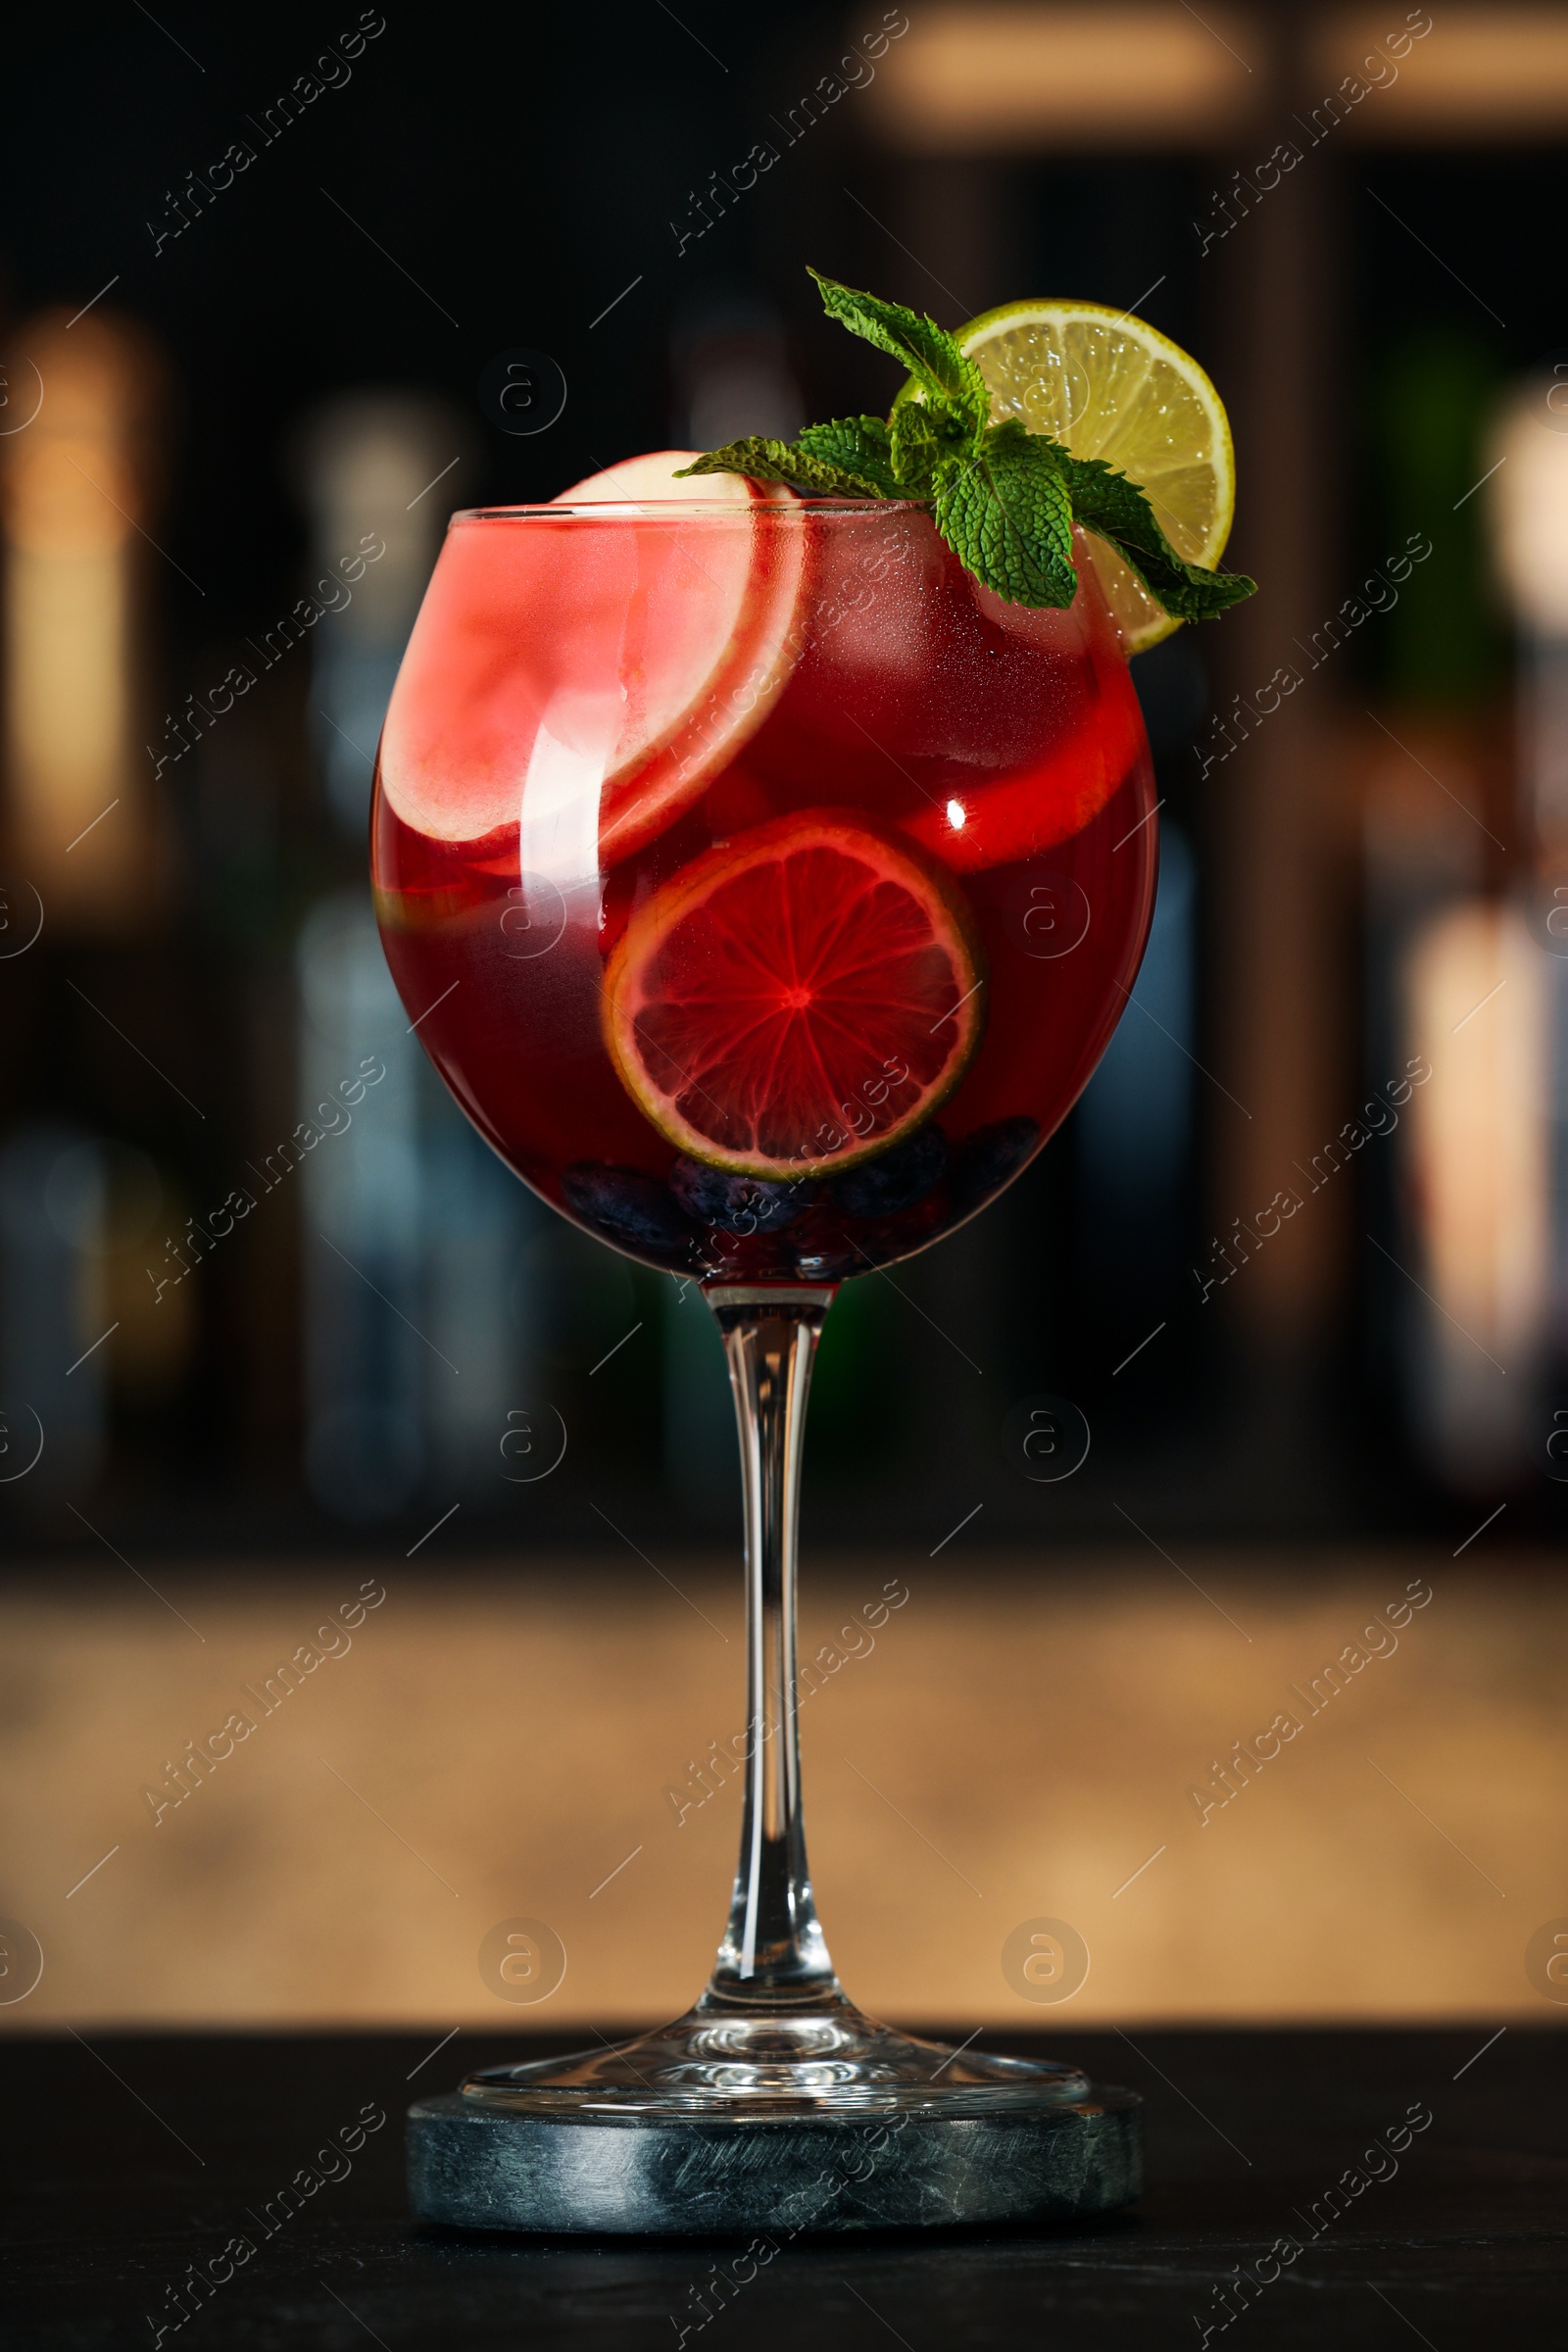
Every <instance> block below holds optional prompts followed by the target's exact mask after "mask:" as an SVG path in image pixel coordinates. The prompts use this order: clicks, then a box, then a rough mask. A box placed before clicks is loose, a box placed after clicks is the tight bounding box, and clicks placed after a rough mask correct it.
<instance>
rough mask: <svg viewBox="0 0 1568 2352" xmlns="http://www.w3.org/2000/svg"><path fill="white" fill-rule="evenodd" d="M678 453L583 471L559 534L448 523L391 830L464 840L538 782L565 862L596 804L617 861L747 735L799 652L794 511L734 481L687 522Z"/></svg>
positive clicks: (403, 690)
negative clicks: (397, 824) (795, 646)
mask: <svg viewBox="0 0 1568 2352" xmlns="http://www.w3.org/2000/svg"><path fill="white" fill-rule="evenodd" d="M692 454H693V453H690V452H687V451H684V450H664V451H661V452H659V453H656V454H655V455H653V456H650V457H644V458H635V459H630V460H628V461H627V462H626V463H625V464H624V465H621V466H612V467H610V468H609V469H608V470H607V471H606V472H605V473H602V474H595V475H591V476H590V477H589V479H588V480H586V481H584V482H579V483H577V484H576V485H575V487H574V488H573V489H571V490H568V491H565V492H564V493H563V496H562V498H561V499H560V500H558V501H555V502H553V503H554V504H557V505H561V506H563V507H570V508H574V509H578V510H586V513H581V514H573V515H570V516H569V517H568V516H567V515H565V514H563V515H562V517H561V520H560V522H559V523H556V522H554V521H552V520H550V519H549V518H548V517H547V516H546V515H544V514H542V513H541V512H540V511H539V510H535V511H534V512H533V513H532V514H531V515H510V514H506V513H495V514H487V515H467V516H459V517H458V518H457V519H456V520H455V521H454V523H453V526H452V528H451V530H450V531H449V532H448V535H447V539H446V543H445V546H444V547H443V549H442V553H441V558H440V562H439V563H438V564H437V566H436V571H435V576H434V578H433V579H432V581H431V583H430V587H429V590H428V592H427V594H426V596H425V601H424V604H423V606H422V608H421V610H420V613H419V617H418V619H417V622H416V624H415V629H414V635H413V637H412V639H411V641H410V645H409V650H408V653H407V655H406V656H405V659H404V663H403V668H402V671H401V672H400V675H399V679H398V684H397V688H396V691H395V692H394V695H393V699H392V705H391V709H390V710H389V711H388V713H387V724H386V731H385V735H384V738H383V742H382V750H381V783H382V789H383V791H384V792H385V794H386V797H387V799H388V801H389V802H390V804H391V806H392V808H393V809H395V810H396V812H397V814H398V815H399V816H400V817H401V818H402V819H403V821H404V822H405V823H406V824H408V825H411V826H412V827H414V828H415V830H416V831H417V832H420V833H423V834H425V835H427V836H428V837H430V838H432V839H434V840H438V841H451V842H476V841H480V840H483V839H485V838H486V837H487V836H489V835H491V834H494V833H497V832H499V831H502V830H503V829H505V830H507V831H511V830H512V829H513V828H515V827H516V825H517V824H518V821H519V814H520V812H521V810H522V808H523V803H524V798H525V795H526V794H527V793H528V791H529V788H530V785H533V786H536V787H537V790H536V791H535V792H534V796H533V797H534V798H535V799H536V800H537V801H540V802H541V804H543V803H546V802H548V804H549V809H548V814H549V817H550V825H549V827H548V828H547V829H548V830H550V831H551V832H552V833H555V834H558V835H559V837H560V839H561V841H562V842H563V843H566V842H569V844H570V845H571V846H570V852H569V855H570V857H571V858H572V859H573V860H575V862H576V863H579V864H580V863H581V860H582V849H583V836H584V830H585V827H584V822H583V819H584V817H586V819H587V826H586V830H587V839H588V844H589V846H590V848H591V846H592V843H593V839H594V831H593V815H594V807H595V804H597V818H598V829H597V838H598V852H599V858H600V859H601V861H602V862H603V863H605V864H612V863H613V862H615V861H616V860H617V859H619V858H624V857H627V856H628V855H629V854H630V853H631V852H632V851H633V850H636V849H638V848H640V847H641V846H642V845H643V844H644V843H645V842H647V841H650V840H652V839H653V838H654V837H655V835H657V834H659V833H661V832H662V831H663V830H664V828H665V827H666V826H667V825H669V824H671V823H672V822H673V821H674V819H675V818H676V817H677V816H678V815H680V813H681V812H682V810H683V809H686V808H687V807H689V806H690V804H691V803H692V802H693V801H695V800H697V799H698V798H700V796H701V794H702V792H703V790H704V789H705V787H706V785H707V784H708V782H709V781H710V779H711V777H712V776H713V775H714V774H715V773H716V772H717V770H718V769H719V768H720V767H722V766H723V765H724V763H725V761H726V760H729V759H730V758H731V757H732V756H733V754H734V752H735V750H736V749H737V748H738V747H739V745H740V744H741V743H743V742H744V741H745V739H746V737H747V736H748V735H750V734H751V733H752V731H753V730H754V728H756V727H757V726H758V725H760V721H761V719H762V717H763V715H764V714H765V712H766V711H767V708H768V706H769V704H770V703H771V701H772V699H773V696H774V695H775V694H776V693H777V691H778V688H779V687H780V685H781V684H782V683H783V681H784V678H785V677H786V676H787V674H788V671H789V668H790V665H791V662H792V661H793V658H794V657H793V650H792V639H793V635H794V633H795V632H794V622H795V612H796V604H797V600H798V598H799V595H800V590H801V582H802V576H803V572H804V569H805V563H806V535H805V531H804V529H803V527H802V524H803V521H804V517H802V516H801V515H799V514H798V513H797V512H796V511H795V510H796V508H797V505H798V502H797V501H795V500H794V499H793V498H792V496H791V495H790V493H789V492H787V491H782V490H775V489H772V488H768V487H765V486H763V485H760V484H757V483H753V482H749V481H746V480H744V479H743V478H742V477H740V476H739V475H715V476H714V477H713V480H712V481H711V482H708V481H704V482H703V483H702V484H701V486H700V488H699V490H698V496H699V498H700V499H701V501H702V503H703V507H704V510H705V511H704V513H703V514H702V515H693V514H691V513H690V512H689V508H690V503H691V498H692V486H691V485H689V484H687V483H684V482H678V481H676V480H675V478H674V475H675V469H676V468H677V466H683V465H685V464H688V463H689V462H690V459H691V456H692ZM675 501H680V502H682V506H683V508H684V509H685V510H687V511H677V509H676V507H675V506H674V505H673V504H672V503H671V502H675ZM662 508H667V510H668V511H667V512H666V513H664V514H663V515H661V509H662ZM726 508H729V509H732V510H733V513H732V514H727V513H726V512H725V509H726ZM533 854H534V857H535V863H538V862H539V857H538V853H537V852H534V853H533ZM564 854H565V853H564ZM575 878H577V877H576V876H575V875H574V876H573V879H575Z"/></svg>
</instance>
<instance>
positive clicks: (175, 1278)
mask: <svg viewBox="0 0 1568 2352" xmlns="http://www.w3.org/2000/svg"><path fill="white" fill-rule="evenodd" d="M385 1076H386V1064H385V1062H384V1061H382V1059H381V1058H380V1055H379V1054H366V1056H365V1058H364V1059H363V1061H362V1062H361V1063H360V1066H359V1068H358V1070H357V1071H356V1072H355V1073H354V1075H353V1077H351V1078H340V1079H339V1080H338V1082H337V1092H338V1094H339V1096H340V1097H341V1098H342V1099H341V1101H339V1102H332V1101H327V1102H324V1103H318V1104H317V1105H316V1117H317V1118H319V1120H320V1122H321V1124H320V1126H319V1127H318V1126H317V1125H316V1122H315V1119H301V1120H300V1122H299V1124H298V1126H297V1127H296V1128H295V1130H294V1133H293V1134H292V1135H291V1136H285V1138H284V1139H283V1141H282V1142H281V1143H280V1144H276V1145H274V1146H273V1148H272V1150H271V1151H270V1152H268V1153H267V1154H266V1156H265V1158H264V1159H263V1162H262V1167H264V1168H265V1169H266V1170H267V1174H266V1175H265V1176H263V1175H262V1168H259V1167H257V1165H256V1163H255V1161H254V1160H247V1161H246V1162H245V1165H246V1166H247V1167H248V1168H249V1169H250V1172H251V1174H252V1175H253V1176H256V1177H260V1178H261V1185H262V1193H263V1196H264V1198H265V1196H266V1195H267V1194H268V1193H270V1192H275V1191H276V1189H277V1187H278V1186H279V1185H280V1184H281V1183H282V1181H283V1179H284V1177H285V1176H292V1174H293V1173H294V1170H295V1169H296V1168H297V1167H298V1166H299V1164H300V1162H301V1160H302V1159H303V1158H304V1157H305V1155H306V1153H307V1152H314V1151H315V1150H316V1147H317V1145H318V1144H323V1143H325V1142H326V1140H327V1138H328V1136H333V1135H343V1134H346V1133H347V1131H348V1129H349V1128H350V1127H352V1126H353V1124H354V1120H353V1117H352V1115H351V1111H350V1107H349V1106H350V1105H351V1104H352V1105H353V1106H354V1108H355V1109H357V1108H358V1107H359V1105H360V1104H361V1103H363V1102H364V1101H365V1096H366V1090H367V1088H368V1087H372V1086H379V1085H380V1083H381V1081H382V1079H383V1078H384V1077H385ZM256 1205H257V1199H256V1195H255V1194H254V1193H253V1192H252V1191H251V1190H250V1189H249V1187H248V1186H246V1185H236V1186H235V1187H234V1188H233V1189H232V1190H231V1191H230V1193H229V1194H228V1197H227V1199H226V1200H225V1201H222V1202H221V1205H220V1206H219V1207H217V1208H215V1209H210V1210H209V1211H208V1216H207V1223H206V1224H205V1226H204V1225H199V1224H198V1223H197V1221H196V1219H195V1217H194V1216H190V1217H187V1218H186V1219H185V1231H184V1234H183V1235H182V1237H181V1239H180V1240H179V1241H177V1242H176V1241H174V1240H173V1239H172V1237H171V1238H169V1239H167V1240H166V1241H165V1243H164V1263H165V1264H166V1265H168V1264H169V1263H170V1262H171V1261H172V1262H173V1263H175V1264H176V1265H177V1266H178V1267H179V1272H178V1273H177V1274H166V1275H164V1277H163V1278H162V1280H160V1279H159V1277H158V1275H157V1273H156V1272H155V1271H154V1269H153V1268H152V1267H151V1266H147V1267H145V1268H144V1269H143V1271H144V1272H145V1274H146V1276H147V1279H148V1281H149V1282H150V1283H151V1284H152V1286H153V1304H154V1305H155V1306H161V1305H162V1304H163V1301H164V1293H165V1291H167V1290H168V1289H169V1287H170V1285H171V1283H172V1284H173V1286H174V1287H175V1289H177V1288H178V1287H179V1285H180V1284H181V1283H182V1282H183V1281H184V1279H185V1277H186V1275H187V1274H189V1273H191V1272H192V1271H193V1269H194V1268H195V1267H196V1266H199V1265H200V1264H201V1262H202V1259H203V1258H204V1257H211V1255H212V1253H213V1251H214V1250H216V1248H217V1247H218V1245H219V1243H220V1242H226V1241H227V1239H228V1237H229V1235H230V1234H231V1233H232V1232H233V1230H234V1228H235V1226H236V1224H242V1223H243V1222H244V1220H245V1218H247V1217H248V1216H249V1215H250V1213H251V1210H252V1209H253V1208H255V1206H256ZM220 1219H221V1220H223V1221H222V1222H220ZM198 1242H202V1243H205V1244H206V1247H205V1249H198V1247H197V1244H198ZM186 1251H189V1254H190V1263H189V1264H187V1263H186V1257H185V1252H186Z"/></svg>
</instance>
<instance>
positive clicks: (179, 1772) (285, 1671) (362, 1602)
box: [141, 1578, 386, 1829]
mask: <svg viewBox="0 0 1568 2352" xmlns="http://www.w3.org/2000/svg"><path fill="white" fill-rule="evenodd" d="M385 1598H386V1587H385V1586H384V1585H378V1584H376V1583H375V1582H374V1581H373V1580H372V1579H369V1578H368V1579H367V1580H366V1582H365V1583H364V1584H362V1585H361V1587H360V1595H359V1598H358V1599H357V1600H345V1601H342V1602H340V1604H339V1606H338V1609H337V1612H336V1621H334V1620H333V1619H332V1618H328V1620H327V1622H326V1624H325V1625H319V1626H318V1627H317V1629H316V1638H315V1640H314V1641H312V1642H300V1643H299V1644H298V1646H297V1647H296V1648H295V1650H294V1651H293V1654H292V1655H291V1656H290V1657H287V1658H284V1659H281V1660H280V1661H279V1663H278V1664H277V1665H276V1666H274V1667H273V1669H272V1671H271V1673H270V1675H268V1676H267V1677H266V1678H265V1679H264V1681H263V1683H262V1687H261V1689H260V1691H258V1690H257V1688H256V1686H255V1684H254V1683H241V1685H240V1690H241V1691H242V1693H243V1694H244V1696H245V1698H246V1699H247V1700H248V1701H249V1703H250V1705H251V1706H253V1707H254V1708H255V1709H256V1713H255V1714H254V1715H247V1714H246V1713H245V1712H244V1711H243V1710H242V1709H241V1708H238V1707H236V1708H234V1709H232V1710H231V1711H230V1713H229V1714H228V1715H227V1716H226V1717H225V1719H224V1721H223V1722H222V1723H221V1724H220V1726H219V1728H218V1730H217V1731H216V1732H209V1733H208V1735H207V1737H206V1739H205V1740H199V1741H198V1740H186V1742H185V1752H184V1754H183V1755H182V1756H181V1758H180V1760H179V1762H178V1763H177V1764H175V1763H172V1762H166V1763H165V1765H164V1777H163V1779H162V1781H161V1782H160V1783H159V1785H158V1787H157V1788H156V1789H154V1788H145V1789H142V1791H141V1796H142V1801H143V1803H144V1804H145V1805H146V1807H147V1810H148V1812H149V1813H150V1814H151V1815H152V1821H153V1827H154V1829H161V1828H162V1827H163V1820H164V1815H165V1814H166V1813H169V1812H172V1811H173V1810H174V1808H175V1807H176V1806H179V1805H182V1804H183V1803H184V1802H185V1799H186V1798H187V1797H188V1796H194V1795H195V1793H196V1791H197V1789H200V1788H201V1787H202V1786H203V1784H204V1783H205V1782H206V1781H208V1780H209V1779H210V1778H211V1777H212V1775H213V1773H214V1772H215V1771H216V1770H217V1768H218V1766H219V1765H220V1764H224V1763H226V1762H227V1761H228V1759H229V1757H230V1756H231V1755H232V1754H233V1753H234V1750H235V1748H236V1747H237V1746H238V1745H239V1744H240V1743H241V1742H242V1741H243V1740H248V1739H249V1738H250V1736H251V1734H252V1733H253V1732H254V1731H256V1730H257V1729H258V1727H259V1726H260V1725H261V1724H264V1723H265V1722H266V1721H267V1719H268V1717H269V1716H270V1715H275V1714H276V1712H277V1710H278V1708H279V1707H280V1706H282V1704H283V1702H284V1700H285V1699H288V1698H292V1697H293V1695H294V1693H295V1691H298V1690H299V1689H300V1688H301V1686H302V1685H303V1683H304V1681H305V1677H306V1676H307V1675H308V1674H314V1673H315V1672H316V1669H317V1668H318V1666H321V1665H324V1664H325V1662H326V1660H327V1659H328V1658H346V1657H347V1656H348V1653H349V1651H350V1650H351V1649H352V1648H353V1646H354V1644H353V1642H351V1641H350V1639H349V1631H348V1629H350V1628H352V1629H353V1630H355V1631H358V1629H359V1628H360V1627H361V1626H362V1625H363V1624H364V1623H365V1618H366V1612H367V1611H368V1610H369V1609H378V1608H379V1607H380V1606H381V1603H382V1601H384V1600H385Z"/></svg>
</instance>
